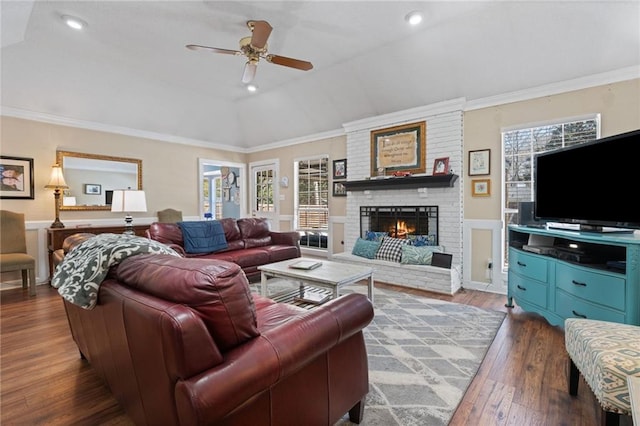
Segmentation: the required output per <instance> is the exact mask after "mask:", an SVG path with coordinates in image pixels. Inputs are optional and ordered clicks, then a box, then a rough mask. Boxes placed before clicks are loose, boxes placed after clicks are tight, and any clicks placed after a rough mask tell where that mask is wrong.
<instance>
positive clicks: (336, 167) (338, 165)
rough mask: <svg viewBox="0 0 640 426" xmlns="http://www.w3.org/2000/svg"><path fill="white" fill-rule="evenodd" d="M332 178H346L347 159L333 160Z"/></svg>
mask: <svg viewBox="0 0 640 426" xmlns="http://www.w3.org/2000/svg"><path fill="white" fill-rule="evenodd" d="M333 178H334V179H346V178H347V159H346V158H343V159H342V160H333Z"/></svg>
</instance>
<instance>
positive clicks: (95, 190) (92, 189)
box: [84, 183, 102, 195]
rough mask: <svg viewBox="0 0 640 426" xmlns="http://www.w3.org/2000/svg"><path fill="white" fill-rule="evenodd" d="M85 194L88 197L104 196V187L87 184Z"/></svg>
mask: <svg viewBox="0 0 640 426" xmlns="http://www.w3.org/2000/svg"><path fill="white" fill-rule="evenodd" d="M84 193H85V194H88V195H100V194H102V185H99V184H97V183H85V184H84Z"/></svg>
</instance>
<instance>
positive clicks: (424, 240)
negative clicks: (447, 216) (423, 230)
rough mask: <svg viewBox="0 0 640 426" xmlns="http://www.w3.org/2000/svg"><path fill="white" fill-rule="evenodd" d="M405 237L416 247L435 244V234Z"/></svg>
mask: <svg viewBox="0 0 640 426" xmlns="http://www.w3.org/2000/svg"><path fill="white" fill-rule="evenodd" d="M407 238H408V239H409V244H411V245H412V246H416V247H421V246H434V245H436V236H435V235H433V234H429V235H408V236H407Z"/></svg>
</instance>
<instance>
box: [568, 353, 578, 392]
mask: <svg viewBox="0 0 640 426" xmlns="http://www.w3.org/2000/svg"><path fill="white" fill-rule="evenodd" d="M579 379H580V371H578V367H576V365H575V364H574V363H573V360H572V359H571V358H569V395H573V396H576V395H577V394H578V381H579Z"/></svg>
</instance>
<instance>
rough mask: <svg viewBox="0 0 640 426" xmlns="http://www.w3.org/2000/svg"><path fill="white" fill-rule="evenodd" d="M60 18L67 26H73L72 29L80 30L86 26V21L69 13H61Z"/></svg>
mask: <svg viewBox="0 0 640 426" xmlns="http://www.w3.org/2000/svg"><path fill="white" fill-rule="evenodd" d="M62 20H63V21H64V23H65V24H67V26H68V27H70V28H73V29H74V30H78V31H80V30H82V29H84V28H86V27H87V23H86V22H85V21H83V20H82V19H80V18H76V17H75V16H71V15H62Z"/></svg>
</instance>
